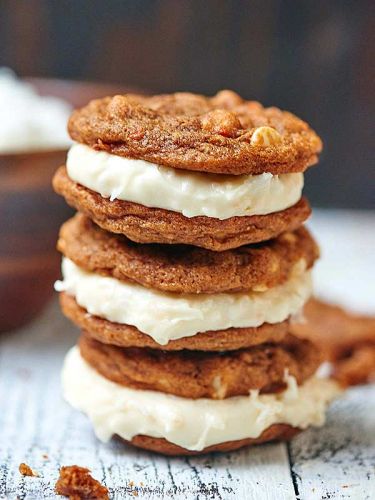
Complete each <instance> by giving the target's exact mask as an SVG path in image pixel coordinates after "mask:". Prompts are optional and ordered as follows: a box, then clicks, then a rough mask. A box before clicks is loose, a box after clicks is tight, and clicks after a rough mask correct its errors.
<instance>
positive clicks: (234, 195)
mask: <svg viewBox="0 0 375 500" xmlns="http://www.w3.org/2000/svg"><path fill="white" fill-rule="evenodd" d="M66 165H67V170H68V175H69V177H70V178H71V179H72V180H74V181H76V182H78V183H79V184H82V185H83V186H85V187H87V188H89V189H91V190H92V191H95V192H97V193H100V194H101V195H102V196H104V197H106V198H108V197H109V198H110V199H111V200H114V199H115V198H117V199H119V200H125V201H132V202H134V203H140V204H141V205H145V206H148V207H156V208H164V209H166V210H172V211H174V212H180V213H182V214H183V215H184V216H185V217H195V216H198V215H205V216H207V217H215V218H217V219H228V218H229V217H234V216H243V215H263V214H270V213H272V212H278V211H280V210H285V209H286V208H288V207H291V206H292V205H294V204H295V203H297V202H298V200H299V199H300V198H301V193H302V188H303V174H301V173H292V174H282V175H272V174H270V173H264V174H261V175H241V176H235V175H214V174H208V173H198V172H188V171H186V170H180V169H174V168H169V167H162V166H159V165H155V164H154V163H149V162H146V161H143V160H133V159H129V158H124V157H121V156H116V155H112V154H108V153H106V152H104V151H94V150H93V149H91V148H89V147H88V146H84V145H82V144H75V145H73V146H72V148H71V149H70V151H69V153H68V158H67V164H66Z"/></svg>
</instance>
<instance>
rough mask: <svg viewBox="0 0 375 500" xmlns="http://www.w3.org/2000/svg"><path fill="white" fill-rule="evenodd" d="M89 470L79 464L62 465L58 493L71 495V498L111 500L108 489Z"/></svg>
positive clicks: (57, 485) (56, 487)
mask: <svg viewBox="0 0 375 500" xmlns="http://www.w3.org/2000/svg"><path fill="white" fill-rule="evenodd" d="M89 472H90V470H89V469H86V468H85V467H79V466H78V465H69V466H64V467H61V469H60V476H59V479H58V480H57V482H56V485H55V491H56V493H57V494H58V495H64V496H66V497H69V498H70V499H71V500H73V499H74V500H80V499H81V500H83V499H91V500H94V499H101V500H109V495H108V489H107V488H106V487H105V486H103V485H102V484H101V483H100V482H99V481H97V480H96V479H94V478H93V477H92V476H91V475H90V474H89Z"/></svg>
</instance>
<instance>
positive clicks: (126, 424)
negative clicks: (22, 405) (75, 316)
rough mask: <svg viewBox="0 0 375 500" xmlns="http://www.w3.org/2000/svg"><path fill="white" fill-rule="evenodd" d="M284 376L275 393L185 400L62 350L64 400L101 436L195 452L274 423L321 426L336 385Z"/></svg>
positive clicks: (76, 352) (336, 391) (254, 435)
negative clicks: (119, 378)
mask: <svg viewBox="0 0 375 500" xmlns="http://www.w3.org/2000/svg"><path fill="white" fill-rule="evenodd" d="M286 380H287V383H288V387H287V389H286V390H285V391H283V392H280V393H276V394H262V395H259V393H258V391H251V393H250V394H249V396H237V397H232V398H228V399H224V400H212V399H195V400H194V399H187V398H181V397H178V396H173V395H170V394H164V393H161V392H155V391H143V390H136V389H129V388H127V387H124V386H121V385H119V384H115V383H114V382H111V381H109V380H107V379H105V378H104V377H103V376H101V375H100V374H98V373H97V372H96V371H95V370H94V369H93V368H91V367H90V366H89V365H88V364H87V363H86V362H85V361H84V360H83V359H82V357H81V355H80V353H79V350H78V348H77V347H74V348H73V349H72V350H71V351H70V352H69V353H68V354H67V357H66V359H65V363H64V368H63V371H62V384H63V392H64V397H65V399H66V401H67V402H68V403H70V404H71V405H72V406H73V407H74V408H76V409H78V410H81V411H82V412H84V413H85V414H86V415H87V416H88V417H89V419H90V420H91V422H92V424H93V426H94V430H95V433H96V435H97V437H98V438H99V439H100V440H102V441H108V440H109V439H110V438H111V437H112V436H113V435H115V434H116V435H119V436H120V437H122V438H124V439H126V440H131V439H132V438H133V437H134V436H136V435H138V434H141V435H145V436H151V437H155V438H165V439H167V440H168V441H169V442H171V443H174V444H176V445H178V446H182V447H183V448H185V449H187V450H195V451H200V450H203V449H204V448H206V447H208V446H211V445H214V444H218V443H225V442H227V441H235V440H239V439H245V438H257V437H259V436H260V435H261V434H262V432H263V431H264V430H265V429H267V428H268V427H270V426H271V425H273V424H289V425H291V426H293V427H298V428H300V429H305V428H306V427H308V426H310V425H314V426H320V425H323V423H324V421H325V412H326V408H327V405H328V404H329V402H330V401H331V400H332V399H333V398H334V397H336V396H337V395H338V394H339V393H340V390H339V388H338V385H337V384H336V383H335V382H333V381H331V380H328V379H319V378H316V377H313V378H311V379H309V380H307V381H306V382H305V383H304V384H303V385H302V386H299V387H298V386H297V384H296V381H295V379H294V378H293V377H286Z"/></svg>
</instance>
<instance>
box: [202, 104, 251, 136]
mask: <svg viewBox="0 0 375 500" xmlns="http://www.w3.org/2000/svg"><path fill="white" fill-rule="evenodd" d="M201 123H202V128H203V130H206V131H207V132H211V133H213V134H220V135H223V136H224V137H235V136H236V135H237V131H238V130H239V129H240V128H241V123H240V121H239V120H238V118H237V116H236V115H235V114H233V113H231V112H230V111H225V110H224V109H215V110H214V111H210V112H209V113H207V114H206V115H204V116H203V117H202V118H201Z"/></svg>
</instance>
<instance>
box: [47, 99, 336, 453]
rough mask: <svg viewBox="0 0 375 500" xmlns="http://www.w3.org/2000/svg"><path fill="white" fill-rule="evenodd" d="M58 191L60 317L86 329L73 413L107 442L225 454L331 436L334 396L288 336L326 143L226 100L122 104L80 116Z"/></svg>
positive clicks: (306, 276)
mask: <svg viewBox="0 0 375 500" xmlns="http://www.w3.org/2000/svg"><path fill="white" fill-rule="evenodd" d="M69 132H70V135H71V137H72V139H73V140H74V141H75V144H74V145H73V146H72V148H71V150H70V151H69V153H68V158H67V162H66V166H63V167H60V168H59V170H58V171H57V173H56V175H55V177H54V181H53V183H54V187H55V190H56V191H57V192H58V193H60V194H61V195H63V196H64V197H65V199H66V201H67V202H68V203H69V204H70V205H72V206H73V207H75V208H76V209H77V210H78V213H77V214H76V215H75V217H73V218H72V219H71V220H69V221H68V222H66V223H65V224H64V225H63V226H62V228H61V231H60V237H59V242H58V248H59V250H60V251H61V252H62V253H63V255H64V257H63V266H62V267H63V280H62V281H60V282H58V283H57V284H56V288H57V290H58V291H60V299H61V306H62V310H63V312H64V314H65V315H66V316H67V317H68V318H70V319H71V320H72V321H73V322H74V323H76V324H77V325H78V326H79V327H80V328H81V332H82V333H81V337H80V339H79V342H78V346H76V347H74V348H73V349H72V350H71V351H70V352H69V353H68V355H67V357H66V360H65V364H64V368H63V375H62V378H63V390H64V395H65V398H66V400H67V401H68V402H69V403H71V404H72V405H73V406H74V407H76V408H77V409H79V410H81V411H83V412H84V413H86V414H87V415H88V417H89V418H90V420H91V421H92V424H93V426H94V429H95V432H96V434H97V436H98V437H99V438H100V439H102V440H104V441H106V440H108V439H110V438H111V437H112V436H114V435H117V436H119V437H120V438H122V439H123V440H125V441H128V442H131V443H132V444H134V445H136V446H139V447H141V448H146V449H151V450H154V451H158V452H161V453H165V454H194V453H203V452H207V451H213V450H221V451H228V450H234V449H237V448H240V447H242V446H244V445H248V444H253V443H261V442H265V441H271V440H275V439H288V438H290V437H292V436H293V435H295V434H296V433H297V432H299V431H300V430H301V429H305V428H306V427H308V426H310V425H321V424H322V423H323V421H324V415H325V410H326V407H327V405H328V403H329V401H330V400H331V399H332V398H333V397H334V396H335V394H336V392H337V389H336V386H335V384H334V383H333V382H331V381H330V380H327V379H321V378H318V377H316V376H315V372H316V370H317V368H318V366H319V364H320V356H319V353H318V352H317V350H316V348H315V347H314V346H313V345H312V344H311V343H310V342H309V341H308V340H304V339H300V338H297V337H295V336H293V335H292V334H291V333H290V322H291V321H292V320H293V321H296V320H298V318H300V316H301V314H300V313H301V310H302V308H303V306H304V304H305V302H306V301H307V300H308V299H309V297H310V295H311V292H312V286H311V268H312V266H313V264H314V261H315V260H316V258H317V257H318V248H317V246H316V244H315V242H314V240H313V238H312V236H311V235H310V234H309V232H308V231H307V229H305V228H304V227H303V226H302V224H303V222H304V221H305V220H306V219H307V217H308V216H309V214H310V208H309V205H308V202H307V201H306V200H305V199H304V198H302V197H301V192H302V187H303V172H304V171H305V169H306V168H307V167H309V166H310V165H313V164H314V163H316V162H317V155H318V154H319V152H320V150H321V141H320V139H319V137H318V136H317V135H316V134H315V133H314V131H313V130H311V128H309V126H308V125H307V124H306V123H305V122H303V121H302V120H300V119H299V118H297V117H296V116H294V115H292V114H291V113H288V112H284V111H280V110H279V109H277V108H264V107H262V106H261V105H260V104H259V103H257V102H254V101H245V100H243V99H242V98H241V97H240V96H238V95H237V94H235V93H234V92H231V91H222V92H219V93H218V94H217V95H215V96H214V97H211V98H206V97H203V96H200V95H194V94H188V93H177V94H172V95H162V96H153V97H145V96H139V95H121V96H115V97H108V98H104V99H100V100H96V101H92V102H91V103H90V104H88V105H87V106H86V107H84V108H82V109H79V110H77V111H75V112H74V113H73V115H72V116H71V118H70V121H69Z"/></svg>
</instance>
